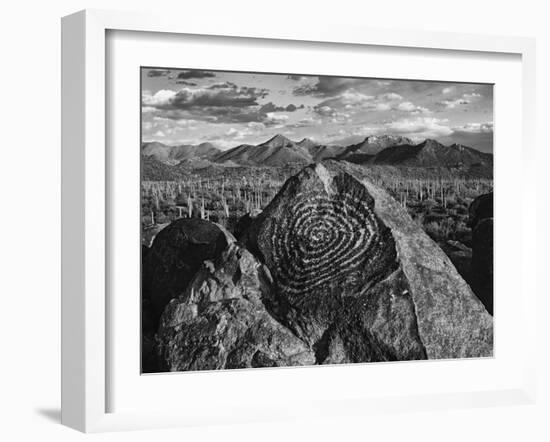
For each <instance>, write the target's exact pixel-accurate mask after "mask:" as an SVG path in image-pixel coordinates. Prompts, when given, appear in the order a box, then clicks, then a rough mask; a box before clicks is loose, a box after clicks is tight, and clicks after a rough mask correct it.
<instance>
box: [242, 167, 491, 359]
mask: <svg viewBox="0 0 550 442" xmlns="http://www.w3.org/2000/svg"><path fill="white" fill-rule="evenodd" d="M359 170H360V169H356V168H353V167H352V166H348V165H343V163H338V162H335V161H325V162H323V163H320V164H317V165H315V166H308V167H306V168H305V169H303V170H302V171H301V172H300V173H299V174H297V175H296V176H294V177H292V178H290V179H289V180H288V181H287V182H286V183H285V185H284V186H283V188H282V189H281V191H280V192H279V193H278V194H277V195H276V197H275V198H274V199H273V201H272V202H271V203H270V204H269V206H268V207H267V208H266V209H265V210H264V211H263V212H262V213H261V214H260V215H259V216H258V217H257V218H256V219H255V220H253V222H252V223H251V225H250V227H249V229H248V230H247V232H246V233H245V234H244V236H243V242H244V243H245V244H246V246H247V247H248V248H249V249H250V250H251V251H252V252H253V253H254V254H256V256H258V257H259V259H260V260H261V261H262V262H264V263H265V264H266V266H267V267H268V268H269V270H270V272H271V275H272V276H273V281H274V282H273V289H272V290H271V291H270V295H269V297H267V296H266V301H265V303H266V305H268V307H269V309H270V311H271V312H272V313H273V315H274V316H276V317H277V318H278V320H279V321H280V322H281V323H283V324H285V326H287V327H288V328H290V329H291V330H292V331H293V332H294V333H295V334H296V335H297V336H299V337H300V338H301V339H302V340H303V341H305V342H307V343H308V345H309V346H311V348H313V349H314V350H315V353H316V362H317V363H334V362H366V361H383V360H410V359H425V358H429V359H435V358H458V357H478V356H490V355H491V354H492V339H493V331H492V318H491V316H490V315H489V314H488V313H487V311H486V310H485V308H484V307H483V305H482V304H481V303H480V302H479V300H478V299H477V298H476V297H475V295H474V294H473V293H472V291H471V290H470V288H469V286H468V285H467V284H466V283H465V282H464V280H463V279H462V278H461V277H460V275H459V274H458V273H457V271H456V269H455V268H454V266H453V265H452V264H451V262H450V260H449V258H448V257H447V256H446V255H445V254H444V253H443V252H442V250H441V249H440V248H439V247H438V246H437V245H436V244H435V243H434V242H433V241H432V240H431V239H430V238H429V237H428V236H427V235H426V234H425V233H424V231H423V230H422V229H421V228H420V227H419V226H418V225H417V224H416V223H415V222H413V220H412V219H411V218H410V217H409V215H408V214H407V213H406V211H405V210H404V209H403V208H402V207H401V206H400V205H399V204H398V203H397V202H396V201H395V200H394V199H393V198H391V197H390V196H389V195H388V194H387V193H386V192H385V191H383V190H382V189H380V188H378V187H377V186H375V185H374V184H372V183H371V182H370V181H369V180H368V179H367V178H366V177H364V176H361V175H360V173H361V172H358V171H359Z"/></svg>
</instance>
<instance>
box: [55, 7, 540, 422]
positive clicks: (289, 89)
mask: <svg viewBox="0 0 550 442" xmlns="http://www.w3.org/2000/svg"><path fill="white" fill-rule="evenodd" d="M264 25H265V24H262V27H261V28H260V27H257V26H256V25H254V24H252V23H231V24H228V23H225V24H220V23H212V22H208V21H207V20H206V19H204V20H201V19H200V18H197V20H194V22H193V23H186V24H185V25H184V26H182V25H181V24H180V23H178V21H177V20H172V19H171V18H170V17H164V16H162V17H155V16H152V15H150V14H147V15H142V14H130V13H119V12H117V13H114V12H108V11H83V12H79V13H76V14H74V15H71V16H68V17H65V18H64V19H63V23H62V36H63V38H62V45H63V48H62V49H63V62H62V65H63V66H62V68H63V69H62V72H63V88H62V89H63V92H62V101H63V103H62V104H63V115H62V117H63V118H62V119H63V129H62V135H63V137H62V138H63V149H62V152H63V159H62V173H63V185H62V205H63V213H62V219H63V232H62V240H63V244H62V259H63V266H62V269H63V275H62V289H63V294H62V309H63V310H62V321H63V323H62V351H63V360H62V370H63V373H62V421H63V423H64V424H66V425H68V426H71V427H73V428H76V429H79V430H81V431H86V432H88V431H109V430H120V429H137V428H154V427H166V426H185V425H206V424H216V423H227V422H253V421H261V420H268V419H269V420H272V419H274V418H275V419H284V418H288V417H293V418H296V417H303V418H306V417H312V416H313V417H314V416H330V415H335V414H336V415H337V414H348V415H349V414H368V413H369V412H371V411H372V410H380V409H382V410H385V411H388V412H392V411H397V410H411V411H412V410H415V409H418V408H441V407H449V408H451V407H468V406H488V405H499V404H508V403H528V402H531V401H533V400H534V399H533V398H534V382H535V379H534V373H533V372H534V362H533V351H534V348H533V346H534V344H532V343H533V342H534V340H533V339H532V336H533V334H534V331H535V321H534V317H535V310H534V306H535V305H536V303H535V301H534V299H535V296H536V287H535V286H534V278H533V277H531V276H532V275H531V273H532V272H533V271H534V270H533V269H534V268H535V266H533V265H532V264H530V263H532V261H533V260H534V259H535V258H534V256H535V254H534V253H532V250H533V247H534V244H535V241H534V229H533V228H532V225H533V223H534V216H533V210H534V209H533V207H534V204H531V203H532V198H533V196H532V195H530V193H529V192H527V191H526V189H527V188H528V186H529V183H530V182H531V181H532V179H533V178H532V177H530V176H529V173H528V170H529V168H530V167H531V162H532V158H533V157H532V152H533V148H534V146H533V145H532V139H531V137H532V135H531V134H532V125H533V123H532V122H533V120H534V119H533V104H534V96H535V89H534V42H533V41H532V40H529V39H522V38H508V37H498V38H496V37H488V36H473V35H456V34H443V33H442V34H434V33H425V32H415V31H407V32H399V33H395V32H389V31H387V30H385V31H384V30H376V29H368V28H365V29H353V28H347V27H339V26H331V27H330V31H327V30H326V29H325V30H323V31H322V32H321V31H319V30H318V29H315V28H313V27H308V26H306V27H305V28H303V29H299V30H297V29H293V30H289V29H283V30H281V29H278V28H277V27H276V26H270V25H266V26H264ZM520 181H521V182H522V184H523V185H522V186H518V182H520ZM511 201H513V202H514V204H513V205H511V204H510V202H511ZM518 207H521V208H522V210H518Z"/></svg>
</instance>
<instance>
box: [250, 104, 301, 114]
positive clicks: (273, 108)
mask: <svg viewBox="0 0 550 442" xmlns="http://www.w3.org/2000/svg"><path fill="white" fill-rule="evenodd" d="M303 108H304V105H303V104H302V105H300V106H296V105H295V104H292V103H291V104H289V105H287V106H277V105H275V104H273V103H272V102H271V101H270V102H269V103H266V104H264V105H263V106H262V107H260V112H265V113H267V112H294V111H296V110H297V109H303Z"/></svg>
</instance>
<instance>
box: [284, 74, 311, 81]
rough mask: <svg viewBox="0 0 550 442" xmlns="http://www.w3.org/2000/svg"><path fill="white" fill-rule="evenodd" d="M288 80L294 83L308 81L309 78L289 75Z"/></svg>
mask: <svg viewBox="0 0 550 442" xmlns="http://www.w3.org/2000/svg"><path fill="white" fill-rule="evenodd" d="M286 78H288V79H289V80H293V81H302V80H307V78H308V77H307V76H306V75H287V77H286Z"/></svg>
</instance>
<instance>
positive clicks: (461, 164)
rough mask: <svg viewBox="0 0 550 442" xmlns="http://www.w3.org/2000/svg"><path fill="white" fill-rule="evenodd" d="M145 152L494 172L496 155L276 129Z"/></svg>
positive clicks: (204, 160) (180, 157)
mask: <svg viewBox="0 0 550 442" xmlns="http://www.w3.org/2000/svg"><path fill="white" fill-rule="evenodd" d="M141 154H142V155H143V156H144V157H147V158H149V159H151V158H152V159H154V160H156V161H158V162H161V163H164V164H166V165H178V167H179V168H182V167H183V168H204V167H208V166H212V165H218V166H222V167H234V166H263V167H279V166H284V165H286V164H304V165H305V164H310V163H314V162H318V161H321V160H323V159H327V158H335V159H339V160H346V161H349V162H352V163H356V164H380V165H392V166H407V167H424V168H434V167H446V168H459V169H470V168H477V169H479V168H482V169H487V171H490V172H491V175H492V167H493V155H492V154H489V153H483V152H480V151H478V150H476V149H473V148H471V147H467V146H463V145H460V144H452V145H450V146H445V145H443V144H441V143H439V142H438V141H435V140H432V139H426V140H424V141H423V142H421V143H418V144H415V143H414V142H413V141H412V140H410V139H409V138H406V137H402V136H396V135H382V136H368V137H366V138H365V139H364V140H363V141H362V142H360V143H357V144H352V145H350V146H339V145H325V144H319V143H316V142H315V141H313V140H311V139H309V138H304V139H303V140H301V141H299V142H295V141H292V140H290V139H288V138H286V137H284V136H283V135H275V136H274V137H272V138H271V139H269V140H267V141H265V142H264V143H260V144H258V145H252V144H241V145H239V146H237V147H234V148H232V149H229V150H226V151H221V150H220V149H217V148H216V147H215V146H213V145H212V144H210V143H202V144H199V145H179V146H167V145H165V144H162V143H159V142H150V143H143V144H142V147H141Z"/></svg>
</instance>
